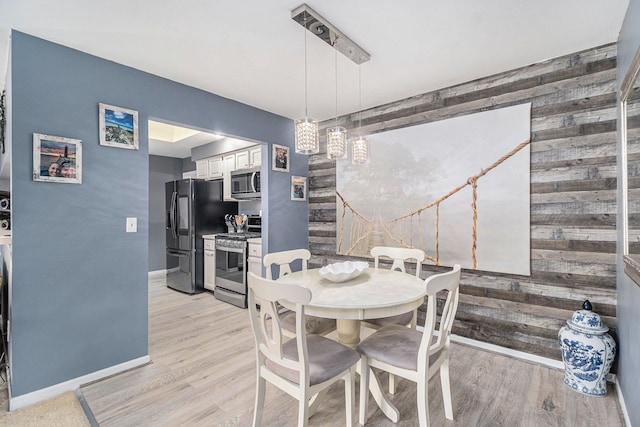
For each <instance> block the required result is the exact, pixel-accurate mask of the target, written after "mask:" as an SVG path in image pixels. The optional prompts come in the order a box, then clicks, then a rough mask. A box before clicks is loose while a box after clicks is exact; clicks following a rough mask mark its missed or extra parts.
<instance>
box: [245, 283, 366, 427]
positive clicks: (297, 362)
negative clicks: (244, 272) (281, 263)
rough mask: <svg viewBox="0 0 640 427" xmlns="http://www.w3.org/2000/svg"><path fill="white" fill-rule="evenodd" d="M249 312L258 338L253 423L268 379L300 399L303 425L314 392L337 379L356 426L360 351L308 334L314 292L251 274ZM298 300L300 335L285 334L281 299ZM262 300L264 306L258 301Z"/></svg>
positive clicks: (349, 417) (258, 416)
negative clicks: (342, 385)
mask: <svg viewBox="0 0 640 427" xmlns="http://www.w3.org/2000/svg"><path fill="white" fill-rule="evenodd" d="M248 290H249V315H250V317H251V327H252V330H253V333H254V336H255V341H256V356H257V367H256V374H257V375H256V401H255V408H254V414H253V426H254V427H258V426H260V425H261V424H262V416H263V411H264V401H265V391H266V381H269V382H270V383H271V384H273V385H275V386H276V387H278V388H280V389H281V390H283V391H284V392H286V393H288V394H289V395H290V396H292V397H294V398H296V399H298V401H299V403H298V408H299V409H298V426H306V425H307V422H308V418H309V413H310V405H311V402H312V401H313V399H312V398H313V397H314V396H316V395H317V394H318V393H319V392H321V391H323V390H325V389H327V388H328V387H330V386H331V385H332V384H334V383H335V382H337V381H340V380H343V381H344V383H345V412H346V425H347V426H349V427H351V426H352V425H353V415H354V414H353V412H354V410H355V372H356V365H357V363H358V360H359V358H360V357H359V355H358V352H356V351H355V350H353V349H351V348H349V347H347V346H345V345H342V344H340V343H338V342H336V341H333V340H330V339H329V338H325V337H323V336H320V335H308V334H307V332H306V328H305V313H304V311H305V304H307V303H309V301H310V300H311V291H310V290H309V289H308V288H305V287H303V286H299V285H292V284H284V283H278V282H277V281H274V280H270V279H265V278H262V277H259V276H256V275H255V274H254V273H251V272H250V273H248ZM282 300H287V301H290V302H291V303H295V304H296V309H295V315H296V338H293V339H288V340H285V339H284V335H283V331H282V325H281V324H280V321H279V320H278V319H279V317H278V308H279V304H278V302H279V301H282ZM258 302H259V304H260V305H259V308H258V305H257V303H258Z"/></svg>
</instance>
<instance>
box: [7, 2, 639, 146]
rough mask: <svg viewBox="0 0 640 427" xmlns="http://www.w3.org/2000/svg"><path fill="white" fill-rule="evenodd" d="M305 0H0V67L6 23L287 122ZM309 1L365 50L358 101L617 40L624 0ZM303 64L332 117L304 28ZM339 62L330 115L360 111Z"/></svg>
mask: <svg viewBox="0 0 640 427" xmlns="http://www.w3.org/2000/svg"><path fill="white" fill-rule="evenodd" d="M302 3H303V0H244V1H221V0H218V1H215V0H210V1H202V0H182V1H180V2H175V1H168V0H154V1H150V0H138V1H131V0H111V1H109V2H106V3H105V2H94V1H87V0H60V1H50V0H0V72H3V71H4V70H5V68H6V58H7V46H8V35H9V30H10V29H11V28H13V29H16V30H19V31H23V32H25V33H28V34H32V35H35V36H39V37H42V38H45V39H47V40H50V41H53V42H56V43H60V44H63V45H66V46H69V47H72V48H75V49H78V50H81V51H84V52H87V53H91V54H94V55H97V56H100V57H103V58H107V59H110V60H112V61H115V62H117V63H120V64H125V65H128V66H131V67H133V68H137V69H140V70H143V71H146V72H149V73H153V74H156V75H159V76H163V77H166V78H168V79H171V80H174V81H178V82H181V83H185V84H187V85H189V86H193V87H197V88H200V89H203V90H205V91H208V92H211V93H215V94H218V95H221V96H224V97H226V98H231V99H234V100H237V101H240V102H242V103H245V104H248V105H252V106H255V107H257V108H261V109H263V110H266V111H270V112H273V113H276V114H279V115H282V116H285V117H289V118H292V119H295V118H298V117H302V116H303V115H304V109H305V105H304V33H305V30H304V28H303V27H302V26H300V25H299V24H297V23H296V22H295V21H293V20H292V19H291V10H293V9H295V8H296V7H298V6H299V5H301V4H302ZM306 3H307V4H308V5H309V6H310V7H312V8H313V9H314V10H315V11H316V12H318V13H319V14H321V15H322V16H323V17H324V18H326V19H327V20H328V21H330V22H331V23H332V24H333V25H334V26H335V27H337V28H338V29H339V30H340V31H342V32H343V33H344V34H345V35H346V36H347V37H349V38H351V39H352V40H353V41H354V42H356V43H357V44H358V45H360V46H361V47H362V48H363V49H365V50H366V51H367V52H368V53H369V54H370V55H371V60H370V61H369V62H366V63H364V64H363V65H361V66H360V71H361V84H362V94H361V97H362V99H361V103H362V108H364V109H366V108H369V107H373V106H377V105H381V104H385V103H387V102H392V101H397V100H399V99H403V98H406V97H409V96H413V95H418V94H421V93H425V92H429V91H432V90H436V89H440V88H444V87H448V86H451V85H455V84H458V83H463V82H467V81H471V80H475V79H477V78H480V77H484V76H488V75H492V74H496V73H499V72H503V71H507V70H511V69H514V68H517V67H522V66H525V65H529V64H532V63H536V62H540V61H543V60H546V59H550V58H554V57H557V56H561V55H565V54H569V53H573V52H577V51H580V50H583V49H588V48H592V47H595V46H599V45H602V44H606V43H611V42H615V41H616V40H617V37H618V32H619V30H620V27H621V25H622V21H623V19H624V14H625V12H626V9H627V6H628V4H629V0H615V1H603V0H537V1H530V0H528V1H524V0H484V1H477V0H458V1H435V0H402V1H382V0H350V1H345V0H322V1H321V0H307V1H306ZM307 64H308V113H309V115H310V116H312V117H314V118H316V119H319V120H325V119H328V118H331V117H334V116H335V114H336V79H335V57H334V50H333V49H332V48H331V47H330V46H328V45H327V44H326V43H324V42H322V41H321V40H320V39H318V38H317V37H314V36H312V35H311V34H310V33H309V37H308V38H307ZM337 66H338V81H337V87H338V93H339V95H338V99H337V104H338V105H337V113H338V115H343V114H347V113H352V112H356V111H358V110H359V96H358V66H357V65H356V64H354V63H353V62H351V61H350V60H348V59H347V58H345V57H344V56H342V55H339V56H338V64H337ZM3 75H4V73H3ZM163 155H167V154H163ZM176 157H179V156H176ZM185 157H186V156H185Z"/></svg>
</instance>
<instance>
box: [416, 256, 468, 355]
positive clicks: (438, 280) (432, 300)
mask: <svg viewBox="0 0 640 427" xmlns="http://www.w3.org/2000/svg"><path fill="white" fill-rule="evenodd" d="M460 271H461V268H460V264H456V265H454V266H453V269H452V270H451V271H447V272H446V273H441V274H435V275H433V276H430V277H428V278H427V279H426V280H425V286H426V294H427V314H426V316H425V324H424V331H423V335H422V341H421V343H420V350H419V352H418V363H428V358H429V355H430V354H434V353H436V352H438V351H440V350H441V349H442V348H443V347H445V346H448V345H449V341H450V338H449V337H450V335H451V328H452V327H453V320H454V318H455V315H456V311H457V310H458V299H459V295H460ZM443 291H446V292H447V298H446V300H445V303H444V306H443V308H442V314H441V316H440V326H439V328H438V334H437V337H436V340H435V342H434V341H433V337H434V331H435V329H436V328H435V326H436V320H437V309H438V303H437V294H438V293H439V292H443Z"/></svg>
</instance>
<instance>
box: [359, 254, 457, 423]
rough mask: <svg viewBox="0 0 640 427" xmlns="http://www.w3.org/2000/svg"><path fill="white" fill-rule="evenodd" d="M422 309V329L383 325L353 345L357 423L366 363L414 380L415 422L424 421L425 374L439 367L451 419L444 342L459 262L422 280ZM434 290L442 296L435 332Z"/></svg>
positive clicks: (363, 404)
mask: <svg viewBox="0 0 640 427" xmlns="http://www.w3.org/2000/svg"><path fill="white" fill-rule="evenodd" d="M425 286H426V293H427V297H428V299H427V314H426V319H425V324H424V330H423V331H422V332H420V331H417V330H415V329H411V328H406V327H404V326H401V325H387V326H384V327H382V328H380V329H379V330H378V331H376V332H374V333H373V334H372V335H370V336H369V337H367V338H366V339H364V340H363V341H362V342H361V343H360V344H359V345H358V347H357V350H358V352H359V353H360V363H361V366H360V424H363V425H364V424H365V422H366V421H367V405H368V400H369V375H371V374H373V375H377V373H376V372H375V371H373V370H371V369H370V368H378V369H380V370H383V371H386V372H389V373H390V374H393V375H398V376H400V377H403V378H406V379H408V380H411V381H413V382H415V383H416V385H417V393H416V394H417V405H418V422H419V424H420V426H422V427H428V426H429V397H428V390H429V379H430V378H431V377H432V376H433V375H434V374H435V373H436V372H437V371H440V382H441V384H442V399H443V401H444V413H445V417H446V418H447V419H449V420H453V405H452V402H451V386H450V381H449V346H450V335H451V327H452V326H453V320H454V318H455V315H456V311H457V309H458V298H459V293H460V265H459V264H456V265H455V266H454V267H453V269H452V270H451V271H448V272H446V273H441V274H436V275H433V276H430V277H429V278H427V279H426V280H425ZM438 292H446V300H445V303H444V306H443V308H442V314H441V315H440V326H439V328H437V333H436V332H435V331H436V317H437V297H436V295H437V294H438Z"/></svg>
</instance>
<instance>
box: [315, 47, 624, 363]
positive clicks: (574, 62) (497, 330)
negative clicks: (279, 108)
mask: <svg viewBox="0 0 640 427" xmlns="http://www.w3.org/2000/svg"><path fill="white" fill-rule="evenodd" d="M364 90H366V88H365V89H364ZM615 90H616V46H615V44H610V45H606V46H602V47H598V48H594V49H589V50H585V51H582V52H578V53H574V54H571V55H567V56H563V57H560V58H555V59H552V60H548V61H545V62H542V63H538V64H534V65H530V66H527V67H523V68H519V69H516V70H512V71H508V72H505V73H501V74H497V75H494V76H490V77H486V78H482V79H479V80H475V81H472V82H468V83H464V84H460V85H457V86H453V87H449V88H445V89H442V90H438V91H434V92H429V93H425V94H422V95H418V96H414V97H411V98H407V99H403V100H400V101H397V102H393V103H389V104H386V105H382V106H379V107H376V108H372V109H369V110H366V111H363V113H362V127H363V134H373V133H378V132H383V131H387V130H391V129H397V128H402V127H405V126H413V125H418V124H423V123H428V122H433V121H438V120H443V119H448V118H452V117H458V116H463V115H467V114H472V113H477V112H481V111H486V110H492V109H496V108H503V107H507V106H511V105H517V104H522V103H528V102H531V103H532V114H531V141H532V142H531V276H518V275H509V274H498V273H487V272H481V271H473V270H464V271H463V275H462V279H461V297H460V306H459V309H458V314H457V317H456V322H455V325H454V333H455V334H457V335H461V336H465V337H469V338H472V339H476V340H480V341H485V342H488V343H491V344H496V345H499V346H503V347H508V348H512V349H516V350H520V351H525V352H528V353H532V354H536V355H540V356H544V357H549V358H552V359H558V360H559V359H561V354H560V349H559V345H558V341H557V334H558V331H559V329H560V327H562V326H563V325H564V324H565V320H567V319H569V318H570V317H571V315H572V313H573V311H575V310H577V309H579V308H580V307H581V305H582V302H583V301H584V300H585V299H589V300H590V301H591V302H592V303H593V306H594V310H595V311H596V312H597V313H598V314H600V315H601V316H602V318H603V320H604V322H605V323H606V324H607V325H608V326H609V327H610V328H612V333H613V335H614V336H615V328H616V288H615V286H616V278H615V275H616V265H615V257H616V114H617V112H616V93H615ZM357 120H358V113H354V114H351V115H348V116H343V117H340V118H339V120H338V121H339V124H340V125H342V126H344V127H346V128H347V129H348V130H353V129H355V128H356V126H357V123H358V121H357ZM334 123H335V122H334V121H333V120H331V121H330V122H325V123H323V124H322V126H321V135H324V128H326V127H327V126H329V125H333V124H334ZM325 153H326V147H321V153H320V154H318V155H315V156H312V157H311V158H310V159H309V246H310V250H311V252H312V259H311V263H310V264H311V265H312V266H315V267H318V266H321V265H324V264H327V263H331V262H337V261H344V260H346V259H355V258H354V257H345V256H338V255H336V194H335V189H336V168H335V161H332V160H328V159H326V155H325ZM372 155H373V156H375V147H373V148H372ZM423 270H424V271H423V277H427V276H429V275H431V274H433V273H434V272H439V271H444V270H446V268H439V267H435V266H431V265H426V264H425V266H424V269H423ZM424 310H425V307H424V306H423V307H422V309H421V315H422V316H424Z"/></svg>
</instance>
